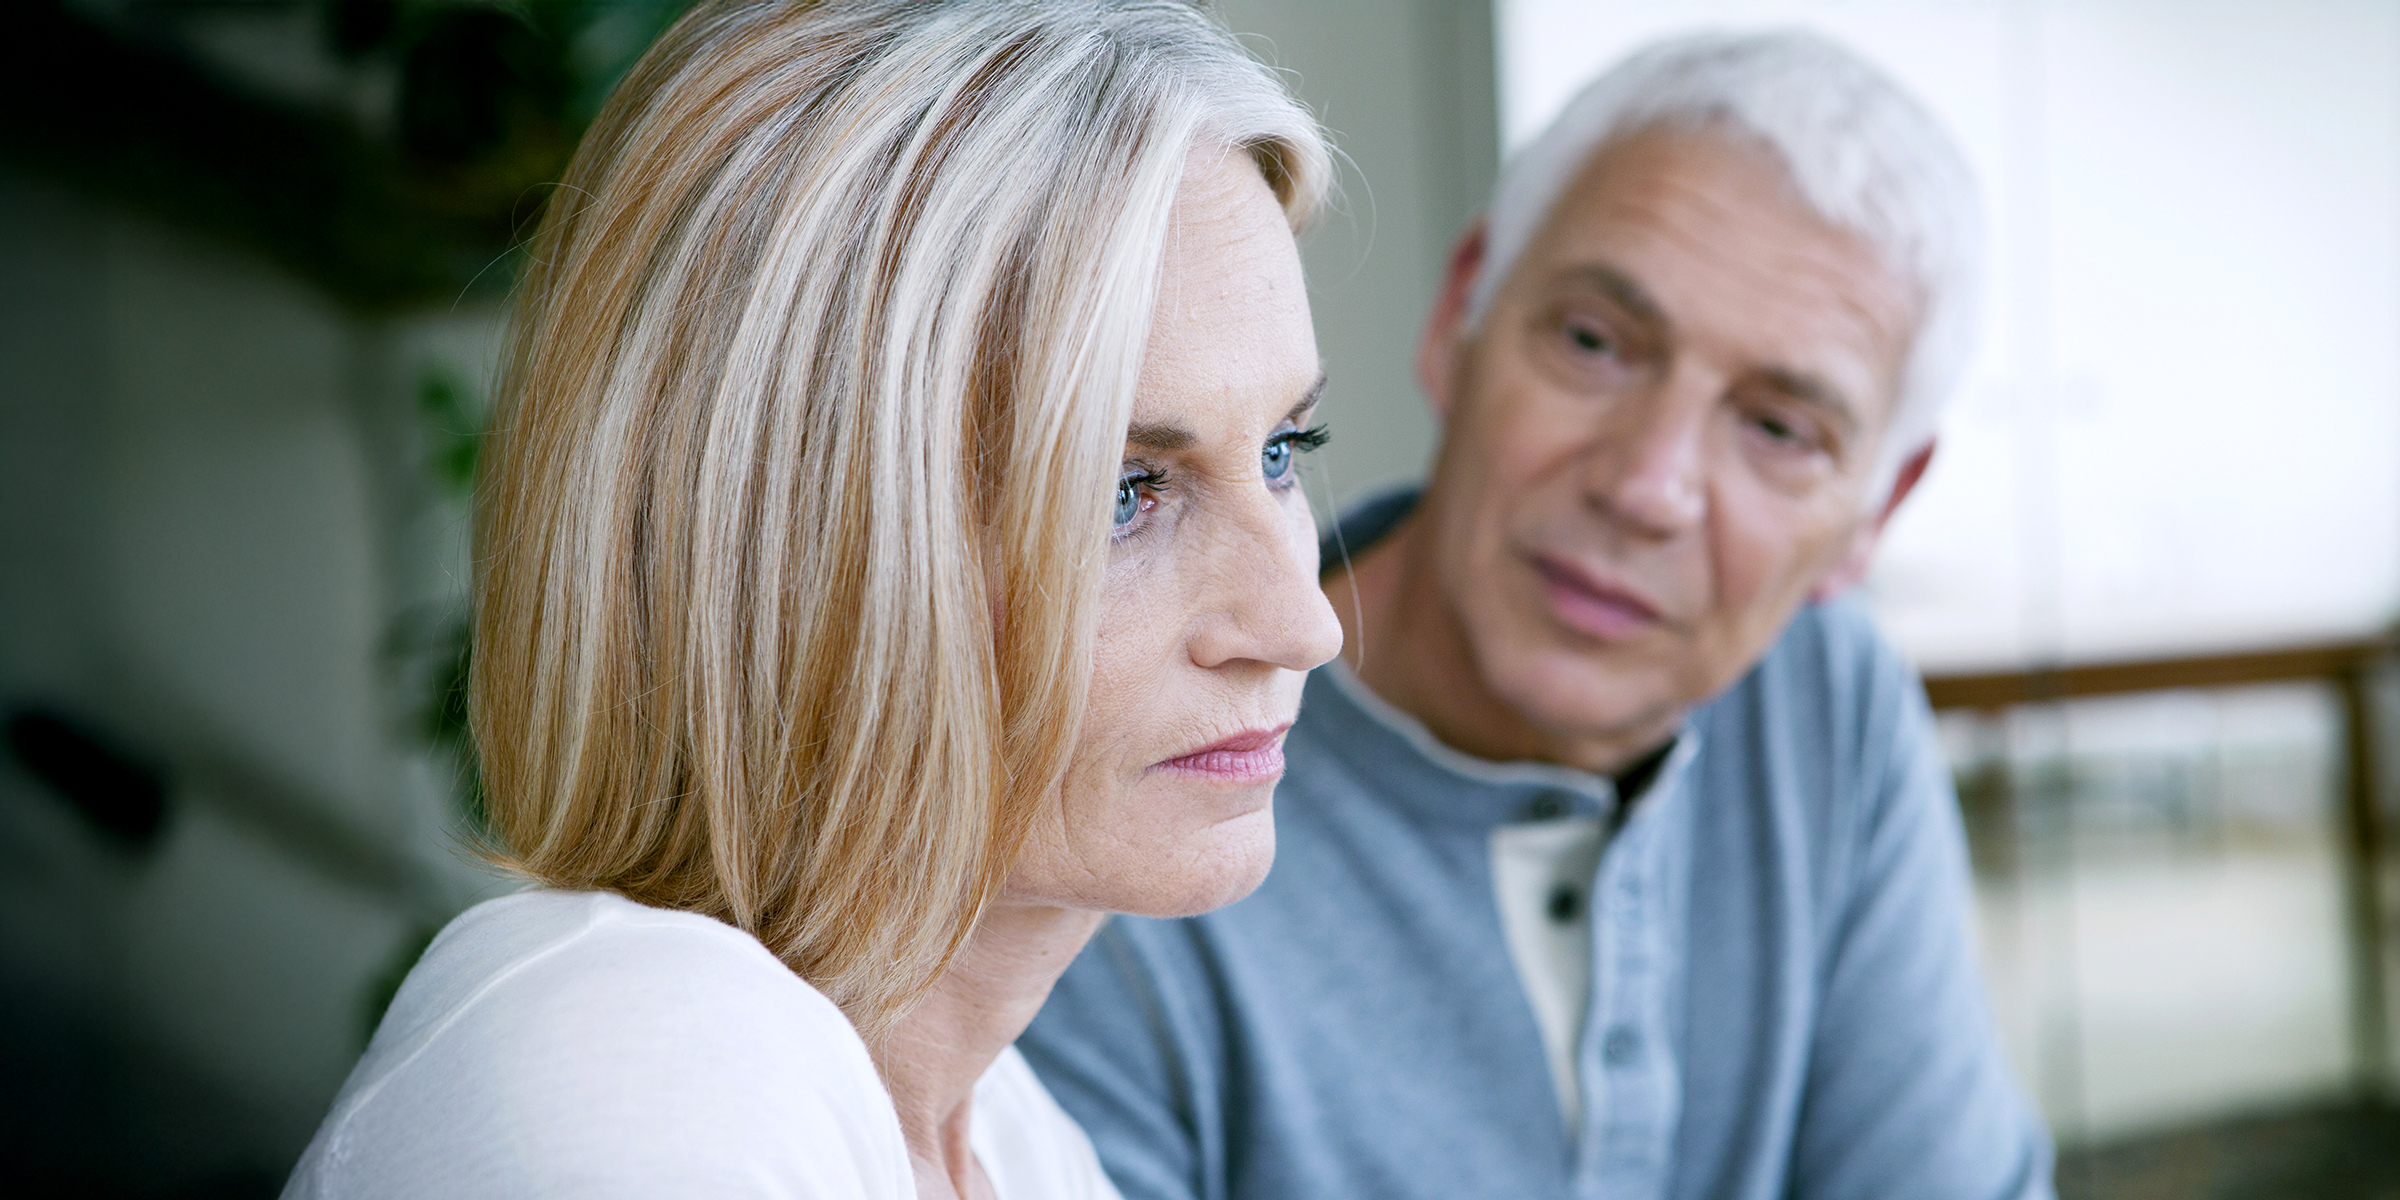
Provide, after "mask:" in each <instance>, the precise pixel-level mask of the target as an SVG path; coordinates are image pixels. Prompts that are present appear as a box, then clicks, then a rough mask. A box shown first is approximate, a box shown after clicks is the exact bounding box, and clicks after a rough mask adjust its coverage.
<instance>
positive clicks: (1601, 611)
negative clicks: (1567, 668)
mask: <svg viewBox="0 0 2400 1200" xmlns="http://www.w3.org/2000/svg"><path fill="white" fill-rule="evenodd" d="M1534 568H1535V569H1536V570H1538V571H1540V572H1541V576H1542V592H1543V594H1544V595H1545V596H1546V597H1547V598H1548V600H1549V601H1550V612H1551V615H1553V616H1555V617H1557V618H1558V619H1559V621H1560V623H1562V624H1564V625H1566V626H1567V627H1568V628H1569V629H1573V630H1575V631H1576V632H1578V633H1583V634H1586V635H1589V636H1591V637H1595V638H1598V639H1600V640H1602V641H1616V640H1618V639H1620V638H1627V637H1632V636H1633V635H1635V634H1637V633H1640V632H1642V631H1644V630H1646V629H1649V628H1650V627H1652V626H1653V625H1656V624H1657V623H1658V619H1659V614H1658V607H1657V606H1656V605H1654V604H1651V603H1650V602H1649V601H1648V600H1645V599H1643V598H1642V597H1641V596H1640V595H1638V594H1636V593H1635V592H1633V591H1632V590H1631V589H1628V588H1625V587H1621V586H1619V585H1617V584H1614V583H1611V582H1609V581H1607V580H1605V579H1602V578H1600V577H1598V576H1596V575H1594V574H1592V573H1591V572H1590V571H1587V570H1584V569H1583V568H1581V567H1578V566H1576V565H1575V564H1573V563H1567V562H1561V561H1559V560H1558V559H1554V558H1548V557H1538V556H1537V557H1536V558H1535V559H1534Z"/></svg>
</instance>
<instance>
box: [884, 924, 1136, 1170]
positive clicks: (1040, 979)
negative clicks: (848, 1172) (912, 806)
mask: <svg viewBox="0 0 2400 1200" xmlns="http://www.w3.org/2000/svg"><path fill="white" fill-rule="evenodd" d="M1102 919H1103V914H1100V913H1096V912H1087V911H1083V910H1079V909H1070V908H1058V907H1054V906H1049V905H1027V904H1012V903H1010V902H1008V901H1005V900H1004V901H1001V902H1000V903H998V904H995V905H993V906H992V907H991V909H989V910H988V911H986V912H985V914H984V918H983V921H982V923H981V924H979V925H978V926H977V927H976V929H975V933H974V935H973V936H972V937H970V938H969V939H968V940H967V944H966V947H965V948H964V949H962V950H961V951H960V952H959V955H958V957H957V959H955V960H954V961H953V962H952V963H951V964H950V969H949V971H947V972H945V973H944V974H943V976H942V978H941V980H940V981H939V982H937V983H936V984H934V986H933V990H932V991H931V992H930V993H928V994H927V995H926V997H925V999H924V1000H923V1001H921V1002H919V1003H918V1004H917V1006H916V1007H915V1008H913V1009H910V1010H909V1013H908V1015H907V1016H906V1017H903V1018H902V1019H901V1020H900V1023H899V1024H897V1025H895V1026H893V1027H892V1029H891V1031H890V1032H888V1033H886V1034H885V1035H884V1036H883V1037H881V1038H879V1039H877V1041H876V1043H875V1045H873V1046H872V1047H871V1049H872V1050H873V1051H874V1055H875V1065H876V1068H877V1069H878V1070H880V1071H881V1072H882V1073H883V1082H884V1086H885V1087H887V1088H889V1089H891V1093H892V1105H893V1107H894V1108H896V1109H898V1110H899V1113H900V1132H901V1133H902V1135H904V1136H905V1137H906V1138H907V1141H908V1155H909V1159H910V1161H911V1162H912V1163H913V1164H914V1165H915V1167H916V1173H917V1195H918V1197H919V1200H939V1198H942V1197H952V1196H955V1197H960V1198H962V1200H965V1198H970V1197H988V1196H990V1195H991V1185H990V1183H989V1182H988V1181H986V1180H985V1178H984V1176H983V1170H982V1168H981V1167H980V1166H978V1165H977V1164H976V1162H975V1153H974V1150H973V1149H972V1148H971V1147H970V1146H969V1145H968V1140H967V1132H968V1129H969V1128H970V1124H971V1120H972V1116H973V1112H972V1109H973V1101H974V1098H975V1083H976V1081H977V1080H979V1079H982V1078H983V1073H984V1072H985V1071H986V1070H989V1069H990V1068H991V1065H992V1062H993V1060H994V1059H997V1058H999V1057H1000V1052H1001V1051H1003V1050H1006V1049H1007V1048H1008V1046H1009V1043H1011V1042H1014V1041H1016V1040H1017V1035H1018V1034H1020V1033H1023V1032H1025V1027H1026V1026H1027V1025H1029V1024H1031V1023H1032V1022H1033V1015H1034V1014H1035V1013H1037V1012H1039V1011H1041V1007H1042V1001H1044V1000H1047V999H1049V997H1050V986H1051V985H1052V984H1054V983H1056V982H1058V977H1059V975H1060V974H1062V973H1063V972H1065V971H1066V969H1067V964H1068V963H1070V962H1073V961H1074V960H1075V955H1076V953H1077V952H1079V951H1081V950H1082V949H1083V944H1084V943H1085V942H1088V941H1090V940H1091V937H1092V933H1093V931H1095V930H1097V929H1099V927H1100V922H1101V920H1102Z"/></svg>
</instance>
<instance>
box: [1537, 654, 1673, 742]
mask: <svg viewBox="0 0 2400 1200" xmlns="http://www.w3.org/2000/svg"><path fill="white" fill-rule="evenodd" d="M1630 657H1631V656H1625V655H1618V654H1608V655H1605V656H1604V657H1603V656H1596V655H1593V654H1590V653H1574V652H1570V651H1566V650H1562V649H1557V648H1550V649H1546V650H1544V651H1541V652H1538V653H1535V654H1531V655H1528V656H1526V657H1525V659H1524V660H1522V661H1521V662H1520V663H1518V664H1515V667H1514V669H1509V668H1507V667H1503V668H1502V669H1501V670H1499V671H1495V672H1493V674H1494V675H1499V676H1503V678H1494V679H1492V680H1491V681H1490V683H1491V687H1492V691H1493V693H1494V694H1495V695H1496V696H1498V697H1499V698H1500V700H1501V701H1502V702H1503V703H1505V704H1507V705H1508V706H1510V707H1511V708H1514V709H1515V710H1516V711H1517V712H1518V713H1519V714H1521V715H1522V716H1523V717H1524V718H1525V720H1526V721H1527V722H1529V723H1531V724H1533V725H1536V726H1538V727H1540V728H1543V729H1547V730H1550V731H1552V732H1553V733H1554V734H1555V735H1557V736H1559V737H1561V738H1562V739H1566V740H1575V741H1580V740H1585V739H1601V740H1611V741H1614V740H1618V739H1632V740H1640V739H1642V738H1643V737H1645V736H1647V735H1649V734H1651V733H1652V732H1654V731H1656V732H1657V733H1658V736H1662V737H1663V736H1666V735H1667V734H1668V733H1671V732H1672V731H1673V728H1674V725H1675V723H1676V722H1677V721H1678V720H1680V719H1681V716H1682V713H1683V711H1684V710H1685V709H1687V708H1689V707H1690V704H1689V703H1688V702H1684V701H1682V700H1680V699H1679V698H1678V697H1677V696H1676V695H1675V694H1674V690H1673V688H1672V687H1671V682H1670V681H1669V680H1667V679H1665V678H1662V673H1661V672H1659V671H1657V670H1656V669H1655V668H1650V667H1648V666H1647V665H1646V664H1642V663H1640V662H1638V661H1623V660H1624V659H1628V658H1630ZM1595 659H1599V661H1595ZM1610 660H1618V661H1610Z"/></svg>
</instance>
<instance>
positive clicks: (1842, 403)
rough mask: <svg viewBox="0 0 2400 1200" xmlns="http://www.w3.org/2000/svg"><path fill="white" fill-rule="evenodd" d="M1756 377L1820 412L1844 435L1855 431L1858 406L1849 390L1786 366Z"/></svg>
mask: <svg viewBox="0 0 2400 1200" xmlns="http://www.w3.org/2000/svg"><path fill="white" fill-rule="evenodd" d="M1758 378H1759V380H1760V381H1761V382H1763V383H1765V384H1766V385H1767V386H1768V387H1771V388H1773V389H1775V390H1776V391H1778V392H1781V393H1783V394H1784V395H1786V396H1789V397H1791V398H1792V399H1794V400H1797V401H1799V402H1800V403H1802V404H1805V405H1807V406H1809V407H1810V408H1813V409H1816V410H1818V411H1819V412H1822V413H1824V414H1825V415H1826V416H1827V417H1829V418H1831V419H1832V420H1833V421H1834V422H1835V423H1836V424H1838V425H1840V426H1841V427H1842V432H1843V433H1844V434H1853V433H1857V432H1858V405H1857V404H1856V403H1855V402H1853V401H1852V400H1851V399H1850V394H1849V393H1847V392H1844V391H1843V390H1842V389H1840V388H1838V387H1835V386H1834V385H1832V384H1831V383H1828V382H1826V381H1825V380H1824V379H1822V378H1820V377H1818V376H1815V375H1811V374H1809V373H1807V372H1806V371H1794V370H1791V369H1790V368H1787V367H1768V368H1767V369H1765V370H1763V371H1760V372H1759V373H1758Z"/></svg>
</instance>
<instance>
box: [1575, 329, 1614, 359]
mask: <svg viewBox="0 0 2400 1200" xmlns="http://www.w3.org/2000/svg"><path fill="white" fill-rule="evenodd" d="M1567 340H1568V341H1570V342H1572V343H1574V344H1575V348H1576V349H1578V350H1581V351H1583V352H1584V353H1586V354H1607V353H1610V352H1611V351H1614V350H1615V349H1616V348H1617V345H1616V343H1615V342H1612V341H1610V340H1609V337H1608V335H1607V334H1605V333H1602V332H1600V331H1599V330H1597V329H1594V328H1592V327H1591V326H1589V325H1569V326H1567Z"/></svg>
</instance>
